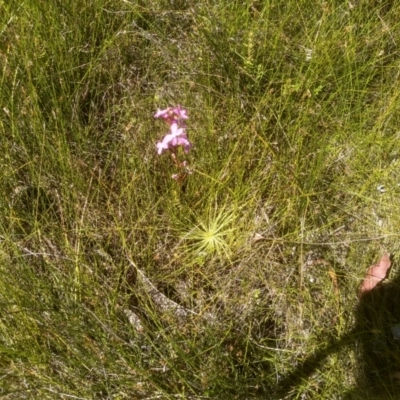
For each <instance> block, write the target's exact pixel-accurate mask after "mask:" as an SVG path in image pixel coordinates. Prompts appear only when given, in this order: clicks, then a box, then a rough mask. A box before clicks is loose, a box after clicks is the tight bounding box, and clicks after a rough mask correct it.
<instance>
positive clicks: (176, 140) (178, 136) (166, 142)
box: [156, 122, 191, 154]
mask: <svg viewBox="0 0 400 400" xmlns="http://www.w3.org/2000/svg"><path fill="white" fill-rule="evenodd" d="M156 146H157V152H158V154H161V153H162V152H163V151H164V150H168V149H171V148H172V147H176V146H182V147H183V149H184V151H185V153H188V152H189V150H190V146H191V143H190V142H189V140H188V138H187V135H186V131H185V128H178V124H177V123H176V122H174V123H172V125H171V133H168V134H167V135H165V136H164V138H163V140H162V141H161V142H158V143H157V145H156Z"/></svg>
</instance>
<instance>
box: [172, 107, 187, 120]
mask: <svg viewBox="0 0 400 400" xmlns="http://www.w3.org/2000/svg"><path fill="white" fill-rule="evenodd" d="M173 112H174V113H175V115H176V116H177V117H178V119H188V118H189V117H188V115H187V110H185V109H184V108H182V107H181V106H180V104H178V105H177V106H176V108H174V109H173Z"/></svg>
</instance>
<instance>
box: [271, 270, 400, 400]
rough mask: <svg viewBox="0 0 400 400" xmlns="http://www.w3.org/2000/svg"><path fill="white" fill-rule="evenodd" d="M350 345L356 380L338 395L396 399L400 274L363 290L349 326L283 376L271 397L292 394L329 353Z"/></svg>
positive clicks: (399, 390)
mask: <svg viewBox="0 0 400 400" xmlns="http://www.w3.org/2000/svg"><path fill="white" fill-rule="evenodd" d="M350 346H351V348H352V349H354V348H355V349H356V353H357V358H358V371H357V384H356V386H355V387H354V388H353V389H352V390H350V391H347V392H345V393H341V394H342V396H343V397H341V398H342V399H344V400H357V399H363V400H367V399H371V400H372V399H374V400H379V399H382V400H383V399H384V400H392V399H400V276H397V277H395V278H394V279H393V280H391V281H386V282H383V283H381V284H379V285H378V286H376V287H375V288H374V289H373V290H371V291H370V292H367V293H365V294H364V295H363V296H362V298H361V299H360V302H359V304H358V306H357V308H356V323H355V327H354V328H353V330H351V331H350V332H349V333H347V334H346V335H345V336H343V337H342V338H341V339H339V340H336V341H333V342H331V343H330V344H328V345H327V346H326V347H325V348H323V349H321V350H320V351H319V352H318V353H315V354H313V355H312V356H310V357H308V358H307V359H306V360H305V361H304V362H303V363H302V364H301V365H300V366H298V367H297V368H296V369H295V370H294V371H293V372H292V373H290V374H289V375H288V376H286V377H284V378H283V379H282V380H281V382H280V383H279V387H278V388H277V391H276V397H275V398H276V399H290V398H292V395H294V397H296V392H297V390H296V389H297V388H298V387H299V386H300V385H301V383H302V382H303V381H304V380H308V379H311V376H312V375H313V374H314V373H315V372H317V371H318V370H319V369H320V368H321V367H322V366H323V364H324V362H325V361H326V359H327V357H328V356H329V355H330V354H332V353H335V352H337V351H339V350H343V349H345V348H349V349H350ZM296 398H297V397H296Z"/></svg>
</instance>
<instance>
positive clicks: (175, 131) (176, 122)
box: [154, 105, 192, 183]
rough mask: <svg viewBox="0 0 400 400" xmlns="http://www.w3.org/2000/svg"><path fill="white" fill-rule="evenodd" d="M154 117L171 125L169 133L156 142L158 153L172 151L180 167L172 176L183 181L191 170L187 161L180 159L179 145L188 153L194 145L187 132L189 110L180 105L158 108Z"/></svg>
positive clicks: (177, 165) (176, 163)
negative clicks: (186, 121) (163, 108)
mask: <svg viewBox="0 0 400 400" xmlns="http://www.w3.org/2000/svg"><path fill="white" fill-rule="evenodd" d="M154 118H161V119H163V120H164V121H165V122H166V123H167V124H168V125H169V126H170V131H169V133H167V134H166V135H165V136H164V137H163V139H162V140H161V141H160V142H158V143H157V144H156V147H157V153H158V154H162V152H163V151H164V150H166V151H169V152H170V153H171V156H172V158H173V160H174V162H175V165H176V167H177V168H178V173H177V174H173V175H172V178H173V179H175V180H176V181H178V182H180V183H182V182H183V181H184V180H185V179H186V177H187V175H188V174H190V170H189V168H188V163H187V161H186V160H183V161H181V160H180V159H179V147H181V148H182V149H183V151H184V152H185V153H186V154H187V153H188V152H189V150H190V148H191V146H192V144H191V143H190V142H189V139H188V136H187V133H186V129H187V126H186V123H185V120H187V119H188V118H189V117H188V115H187V110H185V109H184V108H182V107H181V106H180V105H178V106H176V107H175V108H172V107H168V108H166V109H165V110H158V111H157V112H156V113H155V114H154Z"/></svg>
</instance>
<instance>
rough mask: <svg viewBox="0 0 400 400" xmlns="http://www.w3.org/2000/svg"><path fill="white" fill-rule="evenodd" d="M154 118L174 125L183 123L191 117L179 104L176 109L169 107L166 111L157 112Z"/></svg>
mask: <svg viewBox="0 0 400 400" xmlns="http://www.w3.org/2000/svg"><path fill="white" fill-rule="evenodd" d="M154 118H162V119H163V120H164V121H165V122H166V123H167V124H169V125H172V124H174V123H178V122H182V121H183V120H185V119H188V118H189V117H188V115H187V110H185V109H184V108H182V107H181V106H180V105H179V104H178V105H177V106H176V107H175V108H172V107H168V108H166V109H165V110H157V112H156V113H155V114H154Z"/></svg>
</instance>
